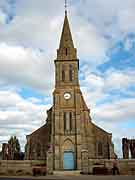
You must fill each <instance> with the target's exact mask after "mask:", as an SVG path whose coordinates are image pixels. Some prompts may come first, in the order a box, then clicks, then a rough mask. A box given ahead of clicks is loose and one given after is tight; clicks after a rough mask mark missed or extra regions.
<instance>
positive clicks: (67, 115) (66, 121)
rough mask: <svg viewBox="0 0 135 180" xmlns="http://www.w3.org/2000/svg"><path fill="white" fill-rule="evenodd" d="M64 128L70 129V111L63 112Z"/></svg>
mask: <svg viewBox="0 0 135 180" xmlns="http://www.w3.org/2000/svg"><path fill="white" fill-rule="evenodd" d="M64 130H66V131H71V130H72V112H64Z"/></svg>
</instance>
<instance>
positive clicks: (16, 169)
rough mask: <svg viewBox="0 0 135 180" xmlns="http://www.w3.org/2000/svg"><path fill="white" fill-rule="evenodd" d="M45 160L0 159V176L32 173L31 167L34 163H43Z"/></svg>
mask: <svg viewBox="0 0 135 180" xmlns="http://www.w3.org/2000/svg"><path fill="white" fill-rule="evenodd" d="M44 164H46V162H45V161H43V160H42V161H36V160H34V161H30V160H25V161H14V160H1V161H0V176H2V175H10V176H12V175H14V176H15V175H17V176H21V175H32V167H34V166H36V165H44Z"/></svg>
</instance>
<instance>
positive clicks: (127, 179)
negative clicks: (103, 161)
mask: <svg viewBox="0 0 135 180" xmlns="http://www.w3.org/2000/svg"><path fill="white" fill-rule="evenodd" d="M35 179H37V180H72V179H73V180H135V176H92V175H79V176H54V175H51V176H40V177H39V176H37V177H32V176H29V177H28V176H27V177H25V176H24V177H0V180H35Z"/></svg>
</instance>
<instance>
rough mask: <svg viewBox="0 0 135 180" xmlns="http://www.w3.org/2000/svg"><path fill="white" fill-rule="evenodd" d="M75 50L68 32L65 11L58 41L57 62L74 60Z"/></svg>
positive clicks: (75, 57)
mask: <svg viewBox="0 0 135 180" xmlns="http://www.w3.org/2000/svg"><path fill="white" fill-rule="evenodd" d="M75 59H77V56H76V49H75V48H74V43H73V39H72V34H71V31H70V26H69V21H68V16H67V10H65V18H64V24H63V29H62V34H61V39H60V45H59V49H58V50H57V60H75Z"/></svg>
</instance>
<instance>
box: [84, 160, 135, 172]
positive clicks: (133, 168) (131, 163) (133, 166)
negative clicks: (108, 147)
mask: <svg viewBox="0 0 135 180" xmlns="http://www.w3.org/2000/svg"><path fill="white" fill-rule="evenodd" d="M83 160H84V161H87V162H85V163H82V165H83V164H87V163H88V168H84V167H82V173H83V174H93V168H94V167H101V168H102V167H105V168H107V169H108V174H112V168H113V159H110V160H108V159H83ZM118 167H119V171H120V175H135V159H131V160H129V159H119V160H118Z"/></svg>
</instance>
